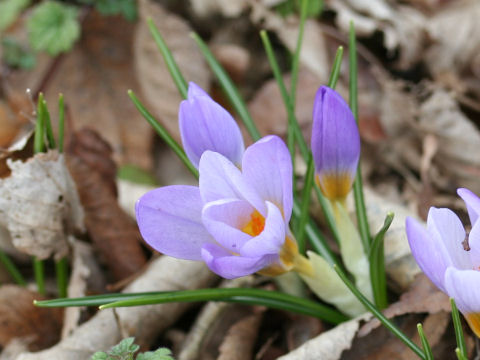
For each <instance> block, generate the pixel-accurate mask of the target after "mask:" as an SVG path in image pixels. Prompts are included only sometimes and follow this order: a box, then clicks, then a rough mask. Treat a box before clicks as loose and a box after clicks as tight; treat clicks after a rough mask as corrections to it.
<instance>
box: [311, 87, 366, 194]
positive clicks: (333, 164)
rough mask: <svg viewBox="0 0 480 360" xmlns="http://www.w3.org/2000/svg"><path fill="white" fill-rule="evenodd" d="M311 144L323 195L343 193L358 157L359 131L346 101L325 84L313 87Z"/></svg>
mask: <svg viewBox="0 0 480 360" xmlns="http://www.w3.org/2000/svg"><path fill="white" fill-rule="evenodd" d="M311 147H312V154H313V159H314V161H315V168H316V171H317V174H318V175H319V180H320V183H321V184H322V183H323V184H324V186H323V187H322V190H323V191H324V193H325V195H326V196H328V197H330V198H336V197H344V196H346V193H345V192H347V193H348V191H349V190H350V187H351V184H352V183H353V179H354V177H355V173H356V170H357V165H358V160H359V157H360V135H359V133H358V127H357V123H356V121H355V118H354V116H353V114H352V111H351V110H350V108H349V107H348V105H347V103H346V102H345V101H344V100H343V98H342V97H341V96H340V94H338V93H337V92H336V91H335V90H332V89H330V88H328V87H326V86H322V87H320V89H319V90H318V91H317V94H316V97H315V102H314V105H313V128H312V140H311ZM328 178H330V180H329V179H328ZM332 179H333V180H332Z"/></svg>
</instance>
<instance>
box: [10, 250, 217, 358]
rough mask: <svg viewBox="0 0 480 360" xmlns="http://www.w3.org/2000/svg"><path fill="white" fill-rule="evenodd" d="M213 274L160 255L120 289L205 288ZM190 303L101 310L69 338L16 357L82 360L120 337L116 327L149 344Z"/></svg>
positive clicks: (200, 265)
mask: <svg viewBox="0 0 480 360" xmlns="http://www.w3.org/2000/svg"><path fill="white" fill-rule="evenodd" d="M215 279H216V277H215V275H214V274H213V273H212V272H211V271H210V270H209V269H208V268H207V267H206V266H205V264H203V263H201V262H198V261H188V260H178V259H175V258H172V257H169V256H162V257H160V258H158V259H156V260H154V261H152V263H151V264H150V265H149V267H148V269H147V270H146V271H145V272H144V273H143V274H142V275H141V276H140V277H138V278H137V279H136V280H135V281H134V282H132V283H131V284H130V285H129V286H128V287H127V288H126V289H125V290H124V292H128V293H137V292H148V291H175V290H186V289H198V288H207V287H209V286H210V285H212V283H213V282H214V280H215ZM191 305H192V303H178V302H177V303H167V304H159V305H148V306H137V307H127V308H118V309H115V313H116V315H115V314H114V311H113V309H108V310H101V311H99V312H98V313H97V314H96V315H95V316H94V317H92V318H91V319H90V320H88V321H87V322H85V323H83V324H82V325H81V326H80V327H78V328H77V329H76V330H75V331H74V332H73V333H72V334H71V335H70V336H69V337H67V338H65V339H63V340H62V341H60V342H59V343H57V344H56V345H55V346H53V347H52V348H50V349H47V350H44V351H41V352H36V353H24V354H21V355H20V356H19V357H18V358H17V359H16V360H57V359H58V360H63V359H68V360H85V359H88V358H89V357H90V356H91V355H92V354H93V353H94V352H96V351H102V350H103V351H105V350H107V349H109V348H111V347H112V346H113V345H115V344H116V343H118V342H119V341H120V340H121V336H122V334H121V333H120V330H119V327H120V328H122V329H125V330H126V332H127V335H128V336H135V343H136V344H139V345H147V346H148V345H151V344H153V343H154V341H156V340H157V339H158V335H159V334H160V333H161V332H162V331H163V330H165V329H167V328H168V327H169V326H170V325H171V324H172V323H173V322H175V321H176V320H177V319H178V318H179V317H180V316H181V315H182V314H183V313H184V312H185V311H186V310H187V309H188V308H189V307H190V306H191Z"/></svg>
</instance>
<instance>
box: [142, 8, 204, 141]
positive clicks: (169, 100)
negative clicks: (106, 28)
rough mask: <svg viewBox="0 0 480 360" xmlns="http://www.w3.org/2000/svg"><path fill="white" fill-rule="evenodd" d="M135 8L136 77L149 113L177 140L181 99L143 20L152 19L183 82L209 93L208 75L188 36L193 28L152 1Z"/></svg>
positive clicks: (202, 60)
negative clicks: (137, 18)
mask: <svg viewBox="0 0 480 360" xmlns="http://www.w3.org/2000/svg"><path fill="white" fill-rule="evenodd" d="M138 6H139V15H140V19H139V22H138V26H137V29H136V32H135V41H134V43H133V44H134V45H133V46H134V56H135V58H134V66H135V73H136V77H137V79H138V82H139V83H140V87H141V89H142V93H143V95H144V97H145V98H146V99H147V101H148V105H149V106H148V108H149V109H150V111H151V112H152V113H153V114H154V115H156V116H157V117H158V120H159V121H161V122H162V124H163V125H164V126H165V127H166V128H167V130H168V131H169V132H170V134H172V135H173V136H174V137H175V138H176V139H177V140H179V139H180V133H179V129H178V106H179V105H180V102H181V101H182V97H181V95H180V94H179V92H178V90H177V87H176V85H175V83H174V81H173V80H172V79H171V76H170V73H169V72H168V69H167V67H166V65H165V61H164V60H163V58H162V55H161V53H160V51H159V50H158V48H157V45H156V44H155V42H154V40H153V37H152V35H151V34H150V30H149V29H148V26H147V22H146V19H147V18H152V19H153V21H154V23H155V25H156V26H157V28H158V30H159V31H160V34H162V37H163V38H164V40H165V42H166V43H167V45H168V47H169V49H170V51H171V52H172V54H173V57H174V58H175V60H176V62H177V65H178V67H179V68H180V71H181V72H182V74H183V76H184V78H185V80H187V81H193V82H195V83H196V84H197V85H199V86H200V87H202V88H203V89H204V90H205V91H208V89H209V80H210V72H209V69H208V68H207V65H206V63H205V60H204V58H203V56H202V54H201V53H200V51H199V50H198V48H197V46H196V44H195V41H194V40H193V39H192V38H191V36H190V33H191V32H192V29H191V28H190V26H189V25H188V24H187V22H186V21H185V20H183V19H182V18H180V17H178V16H177V15H175V14H172V13H170V12H168V11H167V10H165V9H163V7H162V6H161V5H160V4H158V3H157V2H154V1H151V0H140V1H139V2H138ZM145 124H146V122H145Z"/></svg>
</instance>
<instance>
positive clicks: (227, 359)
mask: <svg viewBox="0 0 480 360" xmlns="http://www.w3.org/2000/svg"><path fill="white" fill-rule="evenodd" d="M264 310H265V309H264V308H263V309H258V308H257V309H256V311H254V313H253V314H251V315H249V316H246V317H244V318H243V319H241V320H240V321H238V322H236V323H235V324H234V325H233V326H232V327H231V328H230V329H229V330H228V332H227V334H226V335H225V338H224V340H223V342H222V344H221V345H220V348H219V350H220V354H219V356H218V357H217V360H244V359H246V358H247V359H250V358H251V357H252V352H253V347H254V346H255V342H256V340H257V337H258V330H259V328H260V324H261V321H262V314H263V311H264Z"/></svg>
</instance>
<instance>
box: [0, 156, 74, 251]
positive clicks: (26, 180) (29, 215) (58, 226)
mask: <svg viewBox="0 0 480 360" xmlns="http://www.w3.org/2000/svg"><path fill="white" fill-rule="evenodd" d="M7 164H8V166H9V168H10V169H11V171H12V173H11V175H10V177H8V178H6V179H0V199H1V201H0V214H1V216H0V224H1V225H2V226H4V227H6V228H7V229H8V231H9V233H10V236H11V238H12V243H13V245H14V246H15V247H16V248H17V249H19V250H20V251H22V252H25V253H27V254H29V255H32V256H36V257H38V258H39V259H45V258H47V257H49V256H51V255H55V257H56V258H61V257H63V256H65V255H66V254H67V253H68V243H67V235H68V234H71V233H73V232H74V231H78V230H80V231H81V230H83V209H82V207H81V205H80V201H79V199H78V194H77V191H76V188H75V184H74V182H73V180H72V178H71V177H70V174H69V172H68V170H67V168H66V166H65V160H64V157H63V155H61V154H60V155H59V154H58V152H56V151H49V152H48V153H42V154H37V155H35V156H34V157H33V158H31V159H29V160H27V161H26V162H21V161H19V160H18V161H10V160H9V161H8V162H7Z"/></svg>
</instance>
